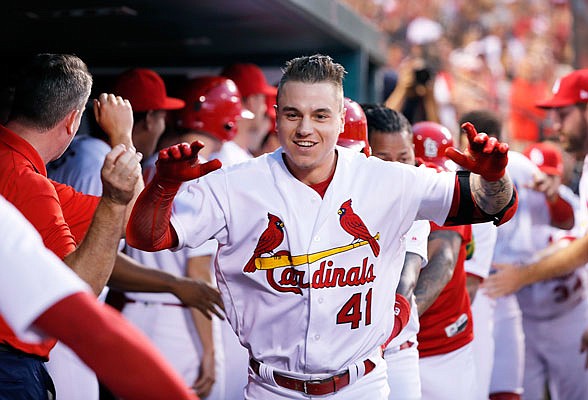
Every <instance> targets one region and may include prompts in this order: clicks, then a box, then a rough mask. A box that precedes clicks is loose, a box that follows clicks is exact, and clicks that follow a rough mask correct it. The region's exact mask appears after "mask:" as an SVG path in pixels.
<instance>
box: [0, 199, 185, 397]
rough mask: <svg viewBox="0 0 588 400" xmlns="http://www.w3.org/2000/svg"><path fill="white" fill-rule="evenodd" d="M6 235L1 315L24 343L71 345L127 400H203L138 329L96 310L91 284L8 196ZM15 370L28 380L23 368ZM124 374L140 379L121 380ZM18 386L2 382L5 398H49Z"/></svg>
mask: <svg viewBox="0 0 588 400" xmlns="http://www.w3.org/2000/svg"><path fill="white" fill-rule="evenodd" d="M0 232H2V236H3V240H2V241H1V242H0V255H1V256H2V260H3V262H2V264H1V265H0V314H1V315H2V317H3V318H4V319H5V320H6V321H7V322H8V324H9V326H10V327H11V328H12V329H13V331H14V332H15V334H16V335H17V336H18V337H19V338H21V339H22V340H26V341H28V342H30V343H41V341H42V340H43V339H44V338H45V337H46V336H45V334H47V335H50V336H53V337H56V338H57V339H60V340H63V341H65V342H66V343H67V344H68V345H69V346H71V347H72V348H73V349H74V350H75V351H76V352H77V353H78V354H80V356H81V357H82V358H83V359H84V361H85V362H86V363H87V364H88V365H89V366H90V367H91V368H93V369H94V370H95V371H96V372H97V373H98V375H99V376H100V378H101V379H102V380H103V382H105V383H106V384H107V385H108V386H109V387H110V388H111V389H112V390H113V392H114V393H116V394H117V395H119V396H121V397H124V398H125V399H147V398H151V399H159V398H163V397H168V396H172V397H173V398H174V399H195V398H196V396H194V394H193V393H190V391H189V390H188V388H187V387H186V385H184V384H183V383H182V382H181V380H180V378H179V376H178V375H177V374H176V373H175V372H173V370H172V369H171V367H170V366H169V365H168V364H166V363H165V362H164V361H163V359H162V358H161V356H160V355H159V354H158V353H157V352H156V351H155V349H154V348H153V346H152V345H151V344H150V343H149V342H148V341H147V340H146V339H145V338H144V337H143V336H142V335H141V334H140V333H139V332H138V331H137V330H136V329H135V328H133V327H132V326H131V325H130V324H129V323H128V322H126V321H125V320H124V319H123V318H121V317H120V315H119V314H118V313H116V312H113V311H112V310H110V309H108V308H107V307H101V306H99V305H98V303H96V301H95V300H94V298H93V297H92V295H91V294H90V288H89V287H88V285H87V284H85V283H84V282H83V281H82V280H81V279H80V278H79V277H78V276H76V274H75V273H74V272H73V271H71V270H70V269H69V268H67V267H66V266H65V265H64V264H63V263H62V262H61V261H60V260H59V259H58V258H57V257H56V256H55V254H53V253H52V252H51V251H49V250H48V249H47V248H45V246H44V245H43V242H42V240H41V237H40V236H39V233H38V232H36V231H35V229H34V228H33V226H31V225H30V223H29V222H28V221H27V220H26V219H25V218H24V217H23V216H22V214H20V213H19V212H18V210H17V209H16V208H14V206H12V205H11V204H10V203H8V202H7V201H6V200H5V199H4V198H3V197H2V196H0ZM80 338H83V340H80ZM0 352H2V353H3V355H4V356H5V358H8V359H10V357H12V359H13V360H18V359H23V357H24V356H23V355H24V353H22V352H19V351H17V350H15V349H12V348H10V347H9V346H7V345H5V344H0ZM10 367H11V368H12V369H14V370H17V371H18V372H19V373H23V374H26V373H27V372H26V370H24V369H22V368H19V366H18V363H14V362H13V363H11V366H10ZM40 372H41V374H42V375H41V376H42V377H43V378H44V379H46V380H47V381H48V382H50V381H51V378H49V376H48V375H47V372H46V371H44V369H41V371H40ZM122 374H124V375H125V376H129V375H130V376H132V375H135V376H140V377H141V378H140V379H120V377H121V375H122ZM18 383H19V381H16V382H3V383H2V385H0V397H2V398H3V399H7V398H11V399H13V398H39V399H40V398H47V395H48V393H40V392H34V389H35V388H34V387H22V384H20V385H19V384H18ZM29 396H31V397H29Z"/></svg>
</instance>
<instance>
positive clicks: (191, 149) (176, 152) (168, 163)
mask: <svg viewBox="0 0 588 400" xmlns="http://www.w3.org/2000/svg"><path fill="white" fill-rule="evenodd" d="M203 147H204V144H202V142H201V141H199V140H196V141H195V142H193V143H192V144H191V145H188V143H180V144H176V145H173V146H170V147H167V148H165V149H163V150H161V151H160V152H159V157H158V159H157V162H156V163H155V165H156V167H157V177H158V180H159V181H160V182H161V181H163V182H169V183H170V184H180V183H182V182H185V181H190V180H192V179H196V178H200V177H201V176H204V175H206V174H208V173H209V172H212V171H215V170H217V169H219V168H220V167H221V166H222V164H221V162H220V161H219V160H216V159H215V160H211V161H208V162H206V163H204V164H201V163H200V162H198V152H199V151H200V149H202V148H203Z"/></svg>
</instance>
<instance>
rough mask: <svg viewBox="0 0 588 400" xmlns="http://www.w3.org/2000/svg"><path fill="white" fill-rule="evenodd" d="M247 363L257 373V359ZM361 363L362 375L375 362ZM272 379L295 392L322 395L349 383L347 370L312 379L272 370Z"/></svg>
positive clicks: (368, 371) (366, 361)
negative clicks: (362, 367) (290, 375)
mask: <svg viewBox="0 0 588 400" xmlns="http://www.w3.org/2000/svg"><path fill="white" fill-rule="evenodd" d="M249 365H250V366H251V369H253V372H255V373H256V374H257V375H259V366H260V365H261V364H260V363H259V361H257V360H254V359H253V358H251V359H250V360H249ZM363 365H364V367H365V372H364V376H365V375H367V374H369V373H370V372H372V371H373V370H374V368H376V364H375V363H374V362H373V361H371V360H367V359H366V360H364V361H363ZM274 380H275V381H276V383H277V384H278V385H280V386H282V387H285V388H286V389H290V390H296V391H297V392H302V393H304V394H310V395H314V396H323V395H325V394H331V393H335V392H336V391H338V390H341V389H343V388H344V387H345V386H347V385H349V371H345V372H343V373H341V374H339V375H333V376H331V377H329V378H325V379H312V380H302V379H296V378H291V377H289V376H285V375H282V374H280V373H278V372H275V371H274Z"/></svg>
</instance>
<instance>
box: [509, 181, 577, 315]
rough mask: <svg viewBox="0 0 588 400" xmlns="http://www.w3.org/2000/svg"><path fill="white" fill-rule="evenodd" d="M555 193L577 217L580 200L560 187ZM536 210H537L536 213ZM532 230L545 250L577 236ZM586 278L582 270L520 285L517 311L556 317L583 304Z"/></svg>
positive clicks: (548, 229) (547, 228)
mask: <svg viewBox="0 0 588 400" xmlns="http://www.w3.org/2000/svg"><path fill="white" fill-rule="evenodd" d="M559 192H560V196H561V197H562V198H563V199H565V200H566V201H567V202H568V203H569V204H570V205H572V207H573V208H574V210H576V212H575V215H577V216H578V215H580V211H579V208H580V200H579V198H578V197H577V196H576V195H575V194H574V193H573V192H572V190H571V189H570V188H568V187H566V186H563V185H561V186H560V190H559ZM540 211H541V210H537V212H540ZM535 231H536V232H537V231H541V232H542V234H540V235H535V237H536V238H537V240H545V242H544V243H538V247H540V248H546V247H548V246H549V245H550V243H552V242H557V241H558V240H559V239H560V238H562V237H570V236H576V235H577V232H576V229H572V230H570V231H564V230H561V229H557V228H554V227H551V226H549V225H545V226H542V227H536V230H535ZM536 259H537V257H535V258H534V260H536ZM586 279H587V277H586V270H585V269H584V268H578V269H576V270H574V271H573V272H571V273H569V274H567V275H566V276H562V277H558V278H555V279H549V280H546V281H541V282H537V283H535V284H533V285H528V286H524V287H523V288H521V289H520V290H519V291H518V292H517V300H518V302H519V306H520V308H521V311H522V312H523V314H524V315H525V317H528V318H534V319H549V318H555V317H557V316H560V315H562V314H563V313H565V312H568V311H570V310H571V309H572V308H574V307H576V305H578V303H580V302H582V301H584V299H585V297H586V293H585V288H586Z"/></svg>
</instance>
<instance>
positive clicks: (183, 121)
mask: <svg viewBox="0 0 588 400" xmlns="http://www.w3.org/2000/svg"><path fill="white" fill-rule="evenodd" d="M183 99H184V100H185V101H186V107H184V108H183V109H181V110H180V111H179V112H178V120H177V124H178V127H180V128H185V129H191V130H198V131H203V132H206V133H209V134H211V135H213V136H214V137H216V138H217V139H219V140H221V141H227V140H232V139H233V138H234V137H235V135H236V134H237V126H236V121H237V119H239V118H252V115H251V112H250V111H248V110H246V109H244V108H243V107H242V105H241V94H240V93H239V90H238V89H237V85H235V83H234V82H233V81H232V80H230V79H228V78H225V77H221V76H205V77H199V78H195V79H192V80H190V81H189V82H188V84H187V86H186V88H185V91H184V96H183Z"/></svg>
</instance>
